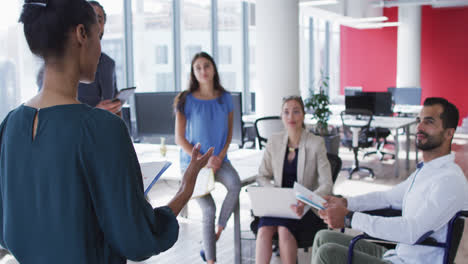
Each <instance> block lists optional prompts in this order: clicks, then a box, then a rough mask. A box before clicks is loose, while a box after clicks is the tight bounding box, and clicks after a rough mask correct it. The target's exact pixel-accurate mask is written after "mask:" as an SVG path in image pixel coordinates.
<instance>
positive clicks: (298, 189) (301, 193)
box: [293, 182, 326, 210]
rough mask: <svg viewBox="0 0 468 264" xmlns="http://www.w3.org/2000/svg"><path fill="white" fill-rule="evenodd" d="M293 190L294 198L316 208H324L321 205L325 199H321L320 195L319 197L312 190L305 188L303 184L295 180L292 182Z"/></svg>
mask: <svg viewBox="0 0 468 264" xmlns="http://www.w3.org/2000/svg"><path fill="white" fill-rule="evenodd" d="M293 189H294V192H295V194H296V199H297V200H299V201H301V202H303V203H305V204H308V205H310V206H312V207H314V208H315V209H318V210H324V209H325V207H323V203H325V202H326V201H325V199H323V198H322V197H320V195H317V194H315V193H314V192H312V191H311V190H309V189H307V188H306V187H304V186H303V185H301V184H300V183H298V182H295V183H294V187H293Z"/></svg>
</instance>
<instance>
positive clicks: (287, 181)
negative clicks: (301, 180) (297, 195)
mask: <svg viewBox="0 0 468 264" xmlns="http://www.w3.org/2000/svg"><path fill="white" fill-rule="evenodd" d="M288 149H289V148H288V147H286V155H285V157H284V165H283V181H282V183H281V187H283V188H292V187H293V186H294V182H296V181H297V154H298V150H299V149H295V151H296V155H295V156H294V159H293V160H292V161H289V160H288V154H289V150H288Z"/></svg>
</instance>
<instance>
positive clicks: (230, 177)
mask: <svg viewBox="0 0 468 264" xmlns="http://www.w3.org/2000/svg"><path fill="white" fill-rule="evenodd" d="M215 181H217V182H220V183H221V184H223V185H224V187H226V189H227V191H228V192H227V195H226V198H224V201H223V205H222V207H221V212H220V214H219V219H218V225H220V226H222V227H226V224H227V221H228V220H229V217H230V216H231V214H232V212H233V211H234V208H235V206H236V205H237V202H238V200H239V192H240V189H241V182H240V178H239V174H237V171H236V170H235V169H234V167H232V165H231V163H230V162H223V164H222V165H221V168H220V169H219V170H218V171H217V172H216V174H215ZM196 200H197V202H198V205H199V206H200V208H201V209H202V212H203V248H204V250H205V256H206V259H207V260H216V235H215V226H214V223H215V218H216V205H215V202H214V200H213V197H212V196H211V194H208V195H205V196H202V197H200V198H197V199H196Z"/></svg>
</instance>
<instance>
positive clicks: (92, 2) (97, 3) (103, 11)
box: [88, 1, 107, 24]
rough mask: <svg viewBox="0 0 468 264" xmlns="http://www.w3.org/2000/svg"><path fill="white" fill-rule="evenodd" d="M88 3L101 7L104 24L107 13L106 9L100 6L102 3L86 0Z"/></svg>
mask: <svg viewBox="0 0 468 264" xmlns="http://www.w3.org/2000/svg"><path fill="white" fill-rule="evenodd" d="M88 3H89V4H90V5H93V6H97V7H99V8H101V10H102V13H103V14H104V24H105V23H106V22H107V14H106V11H105V10H104V7H102V5H101V4H100V3H99V2H98V1H88Z"/></svg>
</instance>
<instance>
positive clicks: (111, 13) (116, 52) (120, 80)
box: [99, 0, 126, 89]
mask: <svg viewBox="0 0 468 264" xmlns="http://www.w3.org/2000/svg"><path fill="white" fill-rule="evenodd" d="M99 3H100V4H101V5H102V6H103V7H104V10H105V11H106V14H107V21H106V25H105V27H104V36H103V38H102V40H101V46H102V51H103V52H104V53H106V54H107V55H109V57H111V58H112V59H113V60H114V61H115V74H116V78H117V87H118V88H119V89H121V88H125V86H126V82H125V45H124V42H125V32H124V18H123V0H99Z"/></svg>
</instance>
